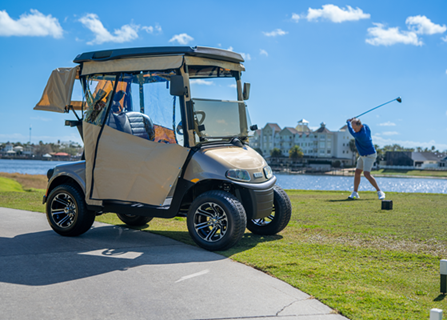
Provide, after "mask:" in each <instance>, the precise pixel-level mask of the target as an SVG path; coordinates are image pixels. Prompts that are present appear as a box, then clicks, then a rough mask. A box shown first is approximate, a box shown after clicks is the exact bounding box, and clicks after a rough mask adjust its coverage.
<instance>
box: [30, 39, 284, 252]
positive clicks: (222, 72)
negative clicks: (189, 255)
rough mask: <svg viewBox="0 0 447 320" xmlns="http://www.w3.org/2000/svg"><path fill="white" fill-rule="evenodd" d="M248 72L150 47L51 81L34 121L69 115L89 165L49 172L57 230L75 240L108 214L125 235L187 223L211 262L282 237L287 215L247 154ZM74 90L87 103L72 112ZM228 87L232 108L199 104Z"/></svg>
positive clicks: (212, 53)
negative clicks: (170, 222)
mask: <svg viewBox="0 0 447 320" xmlns="http://www.w3.org/2000/svg"><path fill="white" fill-rule="evenodd" d="M243 61H244V60H243V58H242V56H241V55H239V54H237V53H234V52H231V51H227V50H221V49H214V48H206V47H148V48H132V49H116V50H108V51H96V52H87V53H83V54H80V55H78V56H77V57H76V58H75V59H74V62H75V63H77V64H78V65H77V66H76V67H74V68H59V69H56V70H54V71H53V72H52V74H51V76H50V79H49V80H48V84H47V86H46V88H45V90H44V93H43V96H42V98H41V100H40V101H39V103H38V104H37V105H36V107H35V108H34V109H35V110H45V111H53V112H61V113H67V112H69V111H70V110H71V111H72V112H73V113H74V115H75V116H76V118H77V119H76V120H66V121H65V125H67V126H71V127H77V128H78V130H79V133H80V134H81V137H82V139H83V141H84V154H83V159H85V160H82V161H78V162H74V163H71V164H65V165H58V166H56V167H55V168H54V169H50V170H49V171H48V174H47V175H48V187H47V192H46V195H45V196H44V198H43V202H44V203H46V212H47V218H48V222H49V224H50V226H51V227H52V228H53V230H54V231H55V232H57V233H59V234H61V235H63V236H77V235H80V234H82V233H84V232H86V231H88V230H89V229H90V227H91V226H92V224H93V222H94V220H95V216H97V215H100V214H102V213H106V212H113V213H116V214H117V215H118V217H119V219H121V221H123V222H124V223H125V224H127V225H129V226H144V225H146V224H147V223H148V222H149V221H150V220H151V219H153V218H154V217H159V218H174V217H176V216H183V217H185V216H186V217H187V225H188V230H189V233H190V235H191V237H192V238H193V240H194V241H195V242H196V243H197V244H198V245H199V246H201V247H203V248H205V249H207V250H223V249H227V248H230V247H232V246H233V245H235V244H236V243H237V242H238V241H239V240H240V239H241V238H242V236H243V234H244V232H245V229H246V228H248V229H249V230H250V231H251V232H253V233H256V234H262V235H271V234H276V233H278V232H280V231H281V230H283V229H284V228H285V227H286V226H287V224H288V222H289V220H290V216H291V203H290V200H289V198H288V196H287V194H286V193H285V192H284V191H283V190H282V189H281V188H280V187H278V186H276V185H275V182H276V177H275V176H274V175H273V174H272V171H271V169H270V167H269V166H268V165H267V163H266V162H265V160H264V159H263V158H262V157H261V156H260V155H259V154H258V153H257V152H256V151H254V150H253V149H252V148H250V147H249V135H250V132H251V131H253V130H256V128H257V127H256V126H251V123H250V120H249V115H248V110H247V106H246V105H245V103H244V100H247V99H248V97H249V89H250V85H249V84H248V83H244V84H243V85H242V82H241V73H242V71H245V68H244V66H243V65H242V64H241V63H242V62H243ZM76 80H79V81H80V84H81V86H82V91H83V94H82V101H72V92H73V86H74V83H75V81H76ZM223 80H225V81H226V82H225V81H224V82H223V83H225V84H226V85H225V86H222V85H220V86H219V85H215V86H213V90H219V88H223V90H231V93H232V97H233V98H232V99H230V100H223V99H219V100H216V99H208V98H204V97H203V96H200V95H201V90H200V88H199V87H198V86H197V84H200V83H207V84H209V83H211V84H214V82H216V83H218V82H219V81H223ZM211 81H212V82H211ZM228 81H230V83H231V84H229V85H227V83H228ZM210 87H211V86H210ZM195 88H197V90H196V89H195Z"/></svg>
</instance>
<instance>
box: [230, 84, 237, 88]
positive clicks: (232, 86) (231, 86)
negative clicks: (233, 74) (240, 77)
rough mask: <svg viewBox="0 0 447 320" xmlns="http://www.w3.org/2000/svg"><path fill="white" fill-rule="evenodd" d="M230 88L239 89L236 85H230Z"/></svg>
mask: <svg viewBox="0 0 447 320" xmlns="http://www.w3.org/2000/svg"><path fill="white" fill-rule="evenodd" d="M229 87H230V88H237V85H235V84H230V85H229Z"/></svg>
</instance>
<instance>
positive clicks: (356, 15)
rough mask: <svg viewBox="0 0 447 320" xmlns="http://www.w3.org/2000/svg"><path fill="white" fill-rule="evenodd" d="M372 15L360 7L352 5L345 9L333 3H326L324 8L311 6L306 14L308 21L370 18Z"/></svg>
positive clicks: (337, 21)
mask: <svg viewBox="0 0 447 320" xmlns="http://www.w3.org/2000/svg"><path fill="white" fill-rule="evenodd" d="M370 17H371V15H370V14H369V13H363V10H362V9H360V8H358V7H357V8H356V9H353V8H352V7H350V6H346V9H343V8H340V7H337V6H335V5H333V4H326V5H324V6H323V9H312V8H309V10H308V13H307V16H306V18H307V20H308V21H312V20H317V19H319V18H322V19H327V20H330V21H332V22H335V23H341V22H344V21H357V20H361V19H369V18H370Z"/></svg>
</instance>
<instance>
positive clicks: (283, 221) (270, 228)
mask: <svg viewBox="0 0 447 320" xmlns="http://www.w3.org/2000/svg"><path fill="white" fill-rule="evenodd" d="M291 215H292V204H291V203H290V199H289V196H288V195H287V193H286V192H285V191H284V190H283V189H281V187H279V186H277V185H275V186H273V210H272V213H271V214H270V215H269V216H268V217H265V218H261V219H252V220H249V221H248V222H247V229H248V230H250V231H251V232H253V233H255V234H260V235H272V234H277V233H278V232H280V231H282V230H283V229H284V228H285V227H286V226H287V224H288V223H289V221H290V217H291Z"/></svg>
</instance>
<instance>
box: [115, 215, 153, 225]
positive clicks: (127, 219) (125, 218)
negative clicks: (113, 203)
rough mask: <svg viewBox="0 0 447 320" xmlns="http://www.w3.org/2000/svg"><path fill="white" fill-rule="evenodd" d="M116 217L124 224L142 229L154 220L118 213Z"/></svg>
mask: <svg viewBox="0 0 447 320" xmlns="http://www.w3.org/2000/svg"><path fill="white" fill-rule="evenodd" d="M116 215H117V216H118V218H119V219H120V220H121V221H122V222H124V223H125V224H127V225H128V226H132V227H142V226H144V225H146V224H147V223H148V222H149V221H151V220H152V219H153V218H152V217H143V216H135V215H133V214H119V213H117V214H116Z"/></svg>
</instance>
